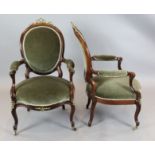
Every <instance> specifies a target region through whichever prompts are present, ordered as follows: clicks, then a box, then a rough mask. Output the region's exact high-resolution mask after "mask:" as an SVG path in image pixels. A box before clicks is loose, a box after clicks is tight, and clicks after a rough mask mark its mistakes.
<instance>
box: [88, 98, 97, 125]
mask: <svg viewBox="0 0 155 155" xmlns="http://www.w3.org/2000/svg"><path fill="white" fill-rule="evenodd" d="M96 103H97V102H96V101H92V105H91V110H90V119H89V122H88V126H89V127H90V126H91V124H92V121H93V118H94V111H95V107H96Z"/></svg>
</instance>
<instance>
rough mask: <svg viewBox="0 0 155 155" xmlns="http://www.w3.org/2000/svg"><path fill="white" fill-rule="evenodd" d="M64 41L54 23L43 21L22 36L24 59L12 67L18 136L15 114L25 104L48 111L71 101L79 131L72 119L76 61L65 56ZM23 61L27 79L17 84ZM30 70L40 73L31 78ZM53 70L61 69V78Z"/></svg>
mask: <svg viewBox="0 0 155 155" xmlns="http://www.w3.org/2000/svg"><path fill="white" fill-rule="evenodd" d="M64 44H65V43H64V37H63V35H62V33H61V31H60V30H59V29H58V28H57V27H55V26H54V25H52V24H51V23H47V22H45V21H42V20H40V21H37V22H35V23H33V24H31V25H30V26H29V27H28V28H27V29H26V30H25V31H24V32H23V33H22V35H21V38H20V45H21V49H20V51H21V56H22V59H21V60H19V61H14V62H13V63H12V64H11V66H10V76H11V78H12V87H11V91H10V92H11V101H12V111H11V112H12V116H13V118H14V121H15V123H14V126H13V129H14V132H15V135H16V131H17V125H18V117H17V113H16V109H17V108H18V107H26V108H27V110H28V111H29V110H36V111H46V110H51V109H54V108H57V107H60V106H61V107H62V108H63V109H65V105H67V104H68V105H70V107H71V113H70V122H71V126H72V128H73V130H76V128H75V127H74V122H73V115H74V112H75V106H74V104H73V98H74V85H73V74H74V63H73V61H72V60H70V59H65V58H64ZM62 63H65V64H66V65H67V68H68V71H69V80H66V79H64V78H63V72H62V70H61V65H62ZM22 64H24V65H25V67H26V72H25V80H23V81H22V82H20V83H18V84H16V83H15V75H16V72H17V70H18V68H19V66H20V65H22ZM31 72H33V73H35V74H37V75H38V76H35V77H30V76H29V74H30V73H31ZM54 72H58V77H56V76H52V75H49V74H51V73H54Z"/></svg>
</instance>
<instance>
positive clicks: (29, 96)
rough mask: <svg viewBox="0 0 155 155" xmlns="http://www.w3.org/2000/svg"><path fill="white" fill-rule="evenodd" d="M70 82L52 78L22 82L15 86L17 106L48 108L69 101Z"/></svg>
mask: <svg viewBox="0 0 155 155" xmlns="http://www.w3.org/2000/svg"><path fill="white" fill-rule="evenodd" d="M69 87H70V82H69V81H67V80H65V79H62V78H59V77H53V76H39V77H33V78H30V79H28V80H24V81H22V82H21V83H19V84H18V85H17V86H16V97H17V104H18V103H22V104H26V105H33V106H48V105H52V104H56V103H61V102H65V101H68V100H69V96H70V95H69Z"/></svg>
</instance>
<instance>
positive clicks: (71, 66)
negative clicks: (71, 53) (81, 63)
mask: <svg viewBox="0 0 155 155" xmlns="http://www.w3.org/2000/svg"><path fill="white" fill-rule="evenodd" d="M62 62H64V63H65V64H66V65H67V68H68V71H69V77H70V81H71V82H72V81H73V75H74V72H75V71H74V66H75V65H74V62H73V61H72V60H71V59H63V60H62Z"/></svg>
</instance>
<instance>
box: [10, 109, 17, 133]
mask: <svg viewBox="0 0 155 155" xmlns="http://www.w3.org/2000/svg"><path fill="white" fill-rule="evenodd" d="M11 113H12V116H13V118H14V126H13V130H14V133H15V135H17V125H18V117H17V113H16V106H14V108H13V109H12V111H11Z"/></svg>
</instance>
